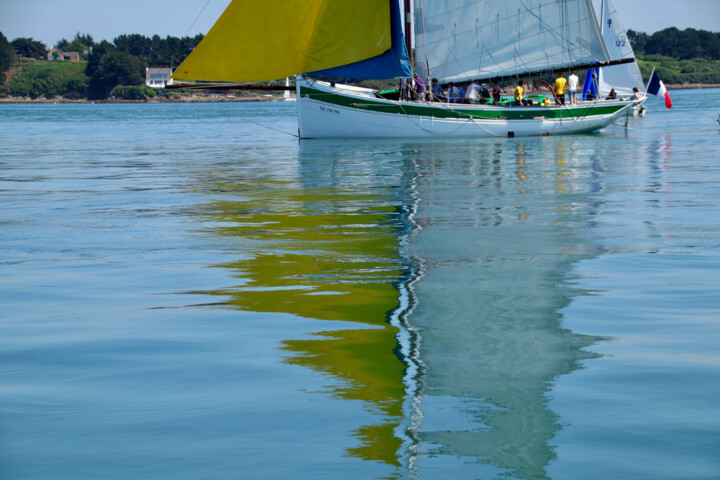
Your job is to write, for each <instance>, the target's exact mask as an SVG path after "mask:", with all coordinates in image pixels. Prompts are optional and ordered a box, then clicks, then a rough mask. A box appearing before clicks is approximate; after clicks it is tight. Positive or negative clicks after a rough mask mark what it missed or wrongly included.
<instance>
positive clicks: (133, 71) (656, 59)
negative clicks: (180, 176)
mask: <svg viewBox="0 0 720 480" xmlns="http://www.w3.org/2000/svg"><path fill="white" fill-rule="evenodd" d="M627 33H628V38H629V40H630V43H631V45H632V47H633V49H634V50H635V54H636V57H637V60H638V64H639V66H640V70H641V72H642V74H643V77H644V78H645V79H646V81H647V79H648V78H649V76H650V72H651V71H652V69H653V68H655V69H656V70H657V72H658V73H659V75H660V76H661V78H662V79H663V81H664V83H665V85H666V86H667V87H668V88H707V87H720V33H713V32H709V31H706V30H696V29H692V28H688V29H685V30H679V29H677V28H675V27H670V28H666V29H664V30H661V31H659V32H655V33H653V34H651V35H648V34H646V33H643V32H635V31H633V30H628V32H627ZM202 38H203V35H201V34H199V35H196V36H194V37H182V38H177V37H165V38H160V37H159V36H158V35H154V36H153V37H145V36H143V35H139V34H128V35H120V36H118V37H116V38H115V39H113V41H112V42H109V41H107V40H102V41H100V42H96V41H94V39H93V38H92V37H91V36H90V35H87V34H80V33H77V34H76V35H75V36H74V38H73V39H72V40H66V39H61V40H60V41H58V42H57V44H56V45H55V46H54V48H53V49H48V48H47V47H46V46H45V45H44V44H43V43H42V42H39V41H36V40H33V39H32V38H22V37H21V38H16V39H13V40H12V41H9V40H8V39H6V38H5V37H4V35H2V33H0V101H2V102H20V101H35V102H56V101H73V102H83V101H153V102H157V101H249V100H254V101H257V100H278V99H280V98H282V94H281V92H278V93H270V92H261V93H249V92H247V91H229V92H224V91H223V92H218V91H215V92H213V91H205V92H201V91H178V90H172V91H170V90H163V89H160V90H157V89H151V88H149V87H148V86H146V85H145V72H146V68H147V67H174V66H177V65H179V64H180V63H181V62H182V61H183V59H184V58H185V56H186V55H187V54H188V52H190V51H191V50H192V49H193V48H194V47H195V46H196V45H197V44H198V43H199V42H200V41H201V40H202ZM62 52H74V53H75V54H76V55H77V56H76V57H75V58H73V60H63V61H58V60H59V57H60V55H61V54H62ZM48 55H50V56H51V58H52V57H54V58H55V59H53V60H48ZM581 78H583V77H581ZM283 80H284V79H283ZM269 83H271V82H269ZM394 83H395V82H394V81H392V80H389V81H384V82H370V85H367V86H372V87H377V88H388V87H392V86H394Z"/></svg>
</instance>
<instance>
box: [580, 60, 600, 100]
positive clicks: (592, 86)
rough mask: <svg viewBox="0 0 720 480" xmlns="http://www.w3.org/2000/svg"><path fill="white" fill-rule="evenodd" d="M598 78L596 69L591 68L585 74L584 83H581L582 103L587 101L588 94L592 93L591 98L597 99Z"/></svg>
mask: <svg viewBox="0 0 720 480" xmlns="http://www.w3.org/2000/svg"><path fill="white" fill-rule="evenodd" d="M593 73H594V74H595V76H594V77H593V76H592V74H593ZM598 76H599V72H598V69H597V68H591V69H589V70H588V71H587V73H586V74H585V83H583V94H582V99H583V101H584V100H587V98H588V93H592V95H593V96H592V97H591V98H597V96H598V85H597V82H598Z"/></svg>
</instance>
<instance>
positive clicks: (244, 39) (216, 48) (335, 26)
mask: <svg viewBox="0 0 720 480" xmlns="http://www.w3.org/2000/svg"><path fill="white" fill-rule="evenodd" d="M390 46H391V35H390V2H389V1H388V0H255V1H250V0H234V1H233V2H232V3H231V4H230V5H229V6H228V8H227V9H226V10H225V12H224V13H223V14H222V16H221V17H220V19H219V20H218V21H217V22H216V23H215V25H214V26H213V27H212V29H210V31H209V32H208V34H207V35H206V36H205V38H204V39H203V40H202V41H201V42H200V44H198V46H197V47H196V48H195V50H193V51H192V53H190V55H189V56H188V57H187V58H186V59H185V61H184V62H183V63H182V64H181V65H180V66H179V67H178V68H177V69H176V70H175V73H174V74H173V78H174V79H177V80H207V81H218V82H220V81H225V82H260V81H267V80H275V79H278V78H284V77H288V76H291V75H295V74H298V73H305V72H312V71H315V70H322V69H325V68H332V67H337V66H340V65H347V64H349V63H353V62H357V61H360V60H365V59H367V58H371V57H374V56H376V55H380V54H381V53H383V52H385V51H386V50H388V49H389V48H390Z"/></svg>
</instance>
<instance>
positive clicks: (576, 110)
mask: <svg viewBox="0 0 720 480" xmlns="http://www.w3.org/2000/svg"><path fill="white" fill-rule="evenodd" d="M300 94H301V95H306V96H308V97H309V98H310V99H311V100H317V101H320V102H324V103H327V104H331V105H337V106H338V107H346V108H353V109H357V110H367V111H371V112H380V113H395V114H399V115H412V116H419V117H434V118H447V119H466V118H469V117H472V118H478V119H485V120H533V119H536V118H535V117H542V119H548V120H556V119H563V118H567V119H572V118H587V117H596V116H602V115H611V114H613V113H616V112H618V111H619V110H621V109H622V108H624V107H625V106H626V104H617V103H615V104H612V105H602V104H596V103H593V104H589V105H581V106H579V107H572V108H569V107H521V106H515V107H486V108H483V109H474V108H462V107H458V106H456V105H457V104H449V105H452V106H451V107H450V106H448V107H443V105H448V104H443V103H435V104H422V103H419V104H417V105H412V104H407V103H394V102H388V101H377V100H373V99H371V98H357V97H349V96H345V95H338V94H335V93H328V92H324V91H322V90H316V89H314V88H308V87H300ZM430 105H433V106H430Z"/></svg>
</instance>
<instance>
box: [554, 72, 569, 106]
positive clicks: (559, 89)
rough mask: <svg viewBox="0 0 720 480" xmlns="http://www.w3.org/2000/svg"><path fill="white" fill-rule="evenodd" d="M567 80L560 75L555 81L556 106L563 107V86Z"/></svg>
mask: <svg viewBox="0 0 720 480" xmlns="http://www.w3.org/2000/svg"><path fill="white" fill-rule="evenodd" d="M566 84H567V80H566V79H565V77H563V74H562V73H561V74H560V76H559V77H558V78H557V80H555V96H556V97H557V101H558V104H560V105H565V85H566Z"/></svg>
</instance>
